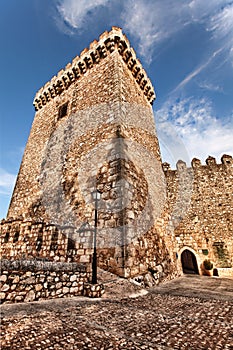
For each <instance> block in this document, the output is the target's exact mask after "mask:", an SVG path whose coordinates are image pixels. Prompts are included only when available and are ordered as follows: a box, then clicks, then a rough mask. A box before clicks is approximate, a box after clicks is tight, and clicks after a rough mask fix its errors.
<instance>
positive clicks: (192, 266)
mask: <svg viewBox="0 0 233 350" xmlns="http://www.w3.org/2000/svg"><path fill="white" fill-rule="evenodd" d="M181 264H182V269H183V272H184V273H188V274H197V275H199V272H198V266H197V259H196V257H195V255H194V254H193V253H192V252H191V251H190V250H189V249H185V250H184V251H183V252H182V254H181Z"/></svg>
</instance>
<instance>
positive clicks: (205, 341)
mask: <svg viewBox="0 0 233 350" xmlns="http://www.w3.org/2000/svg"><path fill="white" fill-rule="evenodd" d="M231 282H232V281H229V285H230V284H231ZM114 283H115V286H116V285H117V290H118V292H119V291H120V290H121V291H122V292H121V293H120V294H121V296H123V298H120V297H119V295H118V294H115V295H112V298H111V289H112V288H113V282H111V281H106V284H108V285H109V287H107V293H106V294H107V297H105V299H104V298H103V299H98V300H97V299H87V298H80V297H75V298H69V299H68V298H67V299H60V300H47V301H40V302H34V303H27V304H26V303H25V304H14V305H3V306H2V350H14V349H33V350H34V349H38V350H39V349H43V350H46V349H62V350H63V349H102V350H105V349H108V350H110V349H111V350H114V349H150V350H151V349H161V350H162V349H164V350H166V349H194V350H198V349H206V350H212V349H231V350H232V349H233V323H232V320H233V302H232V300H230V298H228V297H227V298H226V300H219V299H215V298H202V297H189V296H179V295H169V294H166V293H165V291H164V290H163V292H162V294H159V293H158V291H156V292H154V291H153V290H152V289H150V290H149V291H148V293H147V294H146V292H145V290H139V289H138V287H135V290H134V287H129V282H128V281H125V280H120V279H118V280H117V281H115V282H114ZM189 283H190V282H189ZM212 283H214V282H212ZM218 283H219V281H218ZM130 288H131V290H130V293H128V292H127V291H128V290H129V289H130ZM132 293H133V294H134V295H133V296H134V297H132ZM113 294H114V293H113ZM143 294H144V295H143ZM130 296H131V297H130Z"/></svg>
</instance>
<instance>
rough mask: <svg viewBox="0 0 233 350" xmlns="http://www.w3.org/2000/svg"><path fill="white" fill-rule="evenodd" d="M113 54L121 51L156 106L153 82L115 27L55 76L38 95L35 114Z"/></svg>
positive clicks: (128, 65) (129, 67) (147, 95)
mask: <svg viewBox="0 0 233 350" xmlns="http://www.w3.org/2000/svg"><path fill="white" fill-rule="evenodd" d="M113 51H118V52H119V54H120V55H121V56H122V58H123V61H124V62H125V64H126V65H127V67H128V69H129V70H130V71H131V74H132V75H133V77H134V78H135V80H136V82H137V84H138V85H139V86H140V88H141V90H142V91H143V93H144V95H145V96H146V98H147V100H148V102H149V103H150V104H151V105H152V104H153V101H154V100H155V98H156V96H155V92H154V88H153V86H152V84H151V81H150V79H149V78H148V77H147V74H146V72H145V71H144V69H143V67H142V65H141V63H140V61H139V60H138V59H137V57H136V54H135V51H134V49H133V48H132V47H130V43H129V41H128V39H127V37H126V36H125V35H124V34H123V33H122V30H121V29H120V28H118V27H112V30H111V31H110V32H107V31H106V32H104V33H103V34H101V35H100V37H99V41H97V40H94V41H93V42H92V43H91V44H90V46H89V49H87V48H85V49H84V50H83V51H82V52H81V54H80V56H77V57H75V58H74V59H73V61H72V63H68V64H67V65H66V67H65V69H62V70H60V71H59V72H58V74H57V76H54V77H53V78H52V79H51V80H50V81H49V82H47V83H46V84H45V85H44V86H43V87H42V88H41V89H40V90H39V91H38V92H37V94H36V96H35V99H34V101H33V105H34V107H35V110H36V111H38V110H40V109H41V108H43V106H45V105H46V104H47V103H48V102H49V101H51V100H52V99H54V98H55V97H56V96H58V95H60V94H61V93H62V92H63V91H65V90H67V89H68V88H69V86H70V85H71V84H72V83H74V82H75V81H77V80H78V79H80V77H81V76H82V75H84V74H85V73H86V72H87V71H88V70H89V69H91V68H92V67H93V66H94V65H96V64H98V63H99V62H100V61H101V60H103V59H104V58H106V57H107V56H108V55H110V54H111V53H112V52H113Z"/></svg>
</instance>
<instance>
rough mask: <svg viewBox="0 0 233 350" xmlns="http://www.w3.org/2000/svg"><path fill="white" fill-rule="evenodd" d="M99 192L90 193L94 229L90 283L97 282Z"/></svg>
mask: <svg viewBox="0 0 233 350" xmlns="http://www.w3.org/2000/svg"><path fill="white" fill-rule="evenodd" d="M100 195H101V192H99V191H98V190H96V191H94V192H93V193H92V196H93V199H94V201H95V229H94V239H93V243H94V251H93V259H92V284H96V283H97V250H96V236H97V225H98V201H99V200H100Z"/></svg>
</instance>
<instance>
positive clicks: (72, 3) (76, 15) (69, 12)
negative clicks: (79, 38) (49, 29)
mask: <svg viewBox="0 0 233 350" xmlns="http://www.w3.org/2000/svg"><path fill="white" fill-rule="evenodd" d="M109 2H110V0H78V1H77V0H60V1H59V2H58V5H57V10H58V13H59V15H60V17H59V19H60V21H58V22H57V23H59V26H60V28H61V29H62V30H64V31H65V32H66V33H70V34H73V33H74V32H75V30H82V29H83V28H84V27H85V24H86V20H87V17H93V16H94V15H95V13H94V11H95V10H96V9H97V8H100V7H101V6H106V5H107V4H108V3H109Z"/></svg>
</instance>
